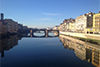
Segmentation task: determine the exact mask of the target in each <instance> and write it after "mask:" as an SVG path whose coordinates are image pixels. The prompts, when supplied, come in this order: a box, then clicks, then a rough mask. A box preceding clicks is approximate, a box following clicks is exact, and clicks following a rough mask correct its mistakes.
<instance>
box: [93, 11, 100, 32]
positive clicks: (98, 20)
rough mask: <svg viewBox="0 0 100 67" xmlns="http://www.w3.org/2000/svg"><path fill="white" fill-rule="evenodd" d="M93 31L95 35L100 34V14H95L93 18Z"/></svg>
mask: <svg viewBox="0 0 100 67" xmlns="http://www.w3.org/2000/svg"><path fill="white" fill-rule="evenodd" d="M93 29H94V31H93V32H94V33H100V13H97V14H94V16H93Z"/></svg>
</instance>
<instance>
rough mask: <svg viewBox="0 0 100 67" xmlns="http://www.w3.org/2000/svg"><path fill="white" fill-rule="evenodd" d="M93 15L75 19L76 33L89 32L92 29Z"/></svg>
mask: <svg viewBox="0 0 100 67" xmlns="http://www.w3.org/2000/svg"><path fill="white" fill-rule="evenodd" d="M93 15H94V13H92V12H89V13H86V14H84V15H81V16H78V17H77V18H76V19H75V22H76V31H77V32H81V33H87V32H91V31H92V27H93ZM88 29H89V30H90V29H91V31H88Z"/></svg>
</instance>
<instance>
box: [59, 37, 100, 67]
mask: <svg viewBox="0 0 100 67" xmlns="http://www.w3.org/2000/svg"><path fill="white" fill-rule="evenodd" d="M59 39H60V40H61V42H62V43H63V45H64V48H68V49H71V50H73V51H74V53H75V54H76V56H77V57H78V58H80V59H81V60H85V61H88V62H90V63H92V64H93V65H94V66H96V67H100V45H96V44H90V43H86V42H83V41H81V40H78V39H74V38H72V37H68V36H64V35H60V36H59Z"/></svg>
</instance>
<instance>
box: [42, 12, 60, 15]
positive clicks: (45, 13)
mask: <svg viewBox="0 0 100 67" xmlns="http://www.w3.org/2000/svg"><path fill="white" fill-rule="evenodd" d="M42 14H43V15H46V16H58V15H61V14H59V13H47V12H44V13H42Z"/></svg>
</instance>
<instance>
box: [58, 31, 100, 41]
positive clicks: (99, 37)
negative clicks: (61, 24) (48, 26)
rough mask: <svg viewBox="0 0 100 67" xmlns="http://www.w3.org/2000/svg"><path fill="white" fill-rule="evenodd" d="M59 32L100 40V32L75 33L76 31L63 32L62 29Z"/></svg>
mask: <svg viewBox="0 0 100 67" xmlns="http://www.w3.org/2000/svg"><path fill="white" fill-rule="evenodd" d="M59 33H60V34H63V35H68V36H73V37H80V38H88V39H95V40H100V34H85V33H74V32H62V31H60V32H59Z"/></svg>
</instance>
